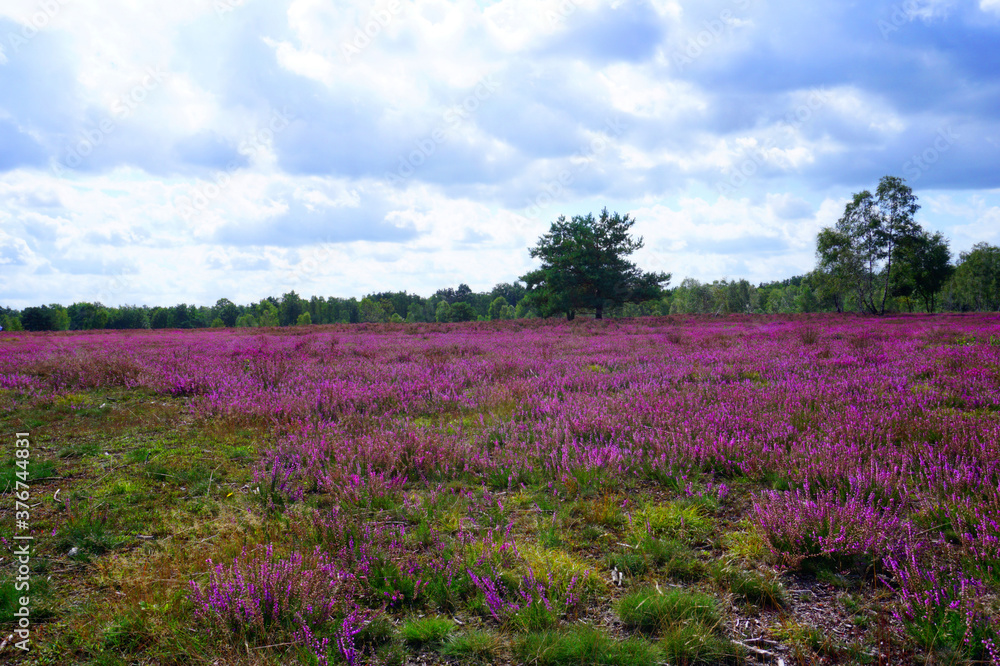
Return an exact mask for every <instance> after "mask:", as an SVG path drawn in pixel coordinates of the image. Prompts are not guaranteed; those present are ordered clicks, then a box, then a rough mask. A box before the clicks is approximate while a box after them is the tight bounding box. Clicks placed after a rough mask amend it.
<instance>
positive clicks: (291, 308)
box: [278, 289, 305, 326]
mask: <svg viewBox="0 0 1000 666" xmlns="http://www.w3.org/2000/svg"><path fill="white" fill-rule="evenodd" d="M304 309H305V306H304V305H303V301H302V299H301V298H299V295H298V294H296V293H295V290H294V289H293V290H292V291H290V292H288V293H287V294H284V295H282V297H281V305H279V306H278V323H279V324H281V325H282V326H291V325H293V324H294V323H295V322H296V321H298V319H299V315H300V314H302V311H303V310H304Z"/></svg>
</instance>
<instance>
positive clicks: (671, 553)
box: [608, 537, 706, 581]
mask: <svg viewBox="0 0 1000 666" xmlns="http://www.w3.org/2000/svg"><path fill="white" fill-rule="evenodd" d="M608 567H609V568H611V569H618V571H621V572H622V573H624V574H625V575H627V576H632V577H637V576H642V575H644V574H645V573H647V572H649V571H654V570H655V571H657V572H662V573H663V574H664V575H666V576H668V577H669V578H673V579H675V580H683V581H693V580H699V579H701V578H704V576H705V573H706V571H705V564H704V563H703V562H702V561H701V560H699V559H698V557H697V556H696V555H695V552H694V551H693V550H691V548H689V547H688V546H687V545H686V544H684V543H682V542H680V541H677V540H675V539H657V538H654V537H647V538H645V539H643V540H642V541H641V542H640V543H639V544H638V545H637V546H636V547H635V548H630V547H625V548H623V549H622V550H621V551H620V552H618V553H613V554H611V555H610V556H609V557H608Z"/></svg>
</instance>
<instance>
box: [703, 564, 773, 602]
mask: <svg viewBox="0 0 1000 666" xmlns="http://www.w3.org/2000/svg"><path fill="white" fill-rule="evenodd" d="M711 575H712V579H713V580H715V581H716V583H718V584H719V585H721V586H722V587H725V588H726V589H728V590H729V591H730V592H732V593H733V594H734V595H736V597H737V598H739V599H741V600H743V601H747V602H749V603H751V604H756V605H757V606H761V607H763V608H769V609H774V610H777V609H780V608H784V607H785V605H786V604H787V603H788V598H787V595H786V594H785V587H784V585H782V584H781V582H780V581H778V580H776V579H774V578H772V577H768V576H764V575H763V574H761V573H759V572H757V571H746V570H744V569H741V568H739V567H737V566H735V565H734V564H732V563H721V562H717V563H715V564H714V565H713V566H712V567H711Z"/></svg>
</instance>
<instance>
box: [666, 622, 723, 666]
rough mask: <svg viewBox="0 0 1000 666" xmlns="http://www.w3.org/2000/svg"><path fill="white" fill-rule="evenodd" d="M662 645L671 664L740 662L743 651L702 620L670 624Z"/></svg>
mask: <svg viewBox="0 0 1000 666" xmlns="http://www.w3.org/2000/svg"><path fill="white" fill-rule="evenodd" d="M659 645H660V649H662V650H663V655H664V657H665V658H666V659H667V661H668V662H669V663H670V664H686V665H689V666H697V665H700V664H704V665H706V666H708V665H709V664H730V663H739V662H740V657H741V655H742V653H741V650H740V648H739V646H738V645H736V644H735V643H733V642H732V641H730V640H728V639H726V638H723V637H721V636H719V635H718V634H717V633H716V632H715V631H714V629H713V628H712V627H709V626H706V625H705V624H702V623H701V622H688V623H685V624H680V625H676V626H672V627H668V628H667V629H666V630H665V631H664V632H663V636H662V638H661V639H660V643H659Z"/></svg>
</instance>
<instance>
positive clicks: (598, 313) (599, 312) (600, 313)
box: [594, 305, 604, 319]
mask: <svg viewBox="0 0 1000 666" xmlns="http://www.w3.org/2000/svg"><path fill="white" fill-rule="evenodd" d="M594 319H604V305H598V306H597V307H596V308H595V309H594Z"/></svg>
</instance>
